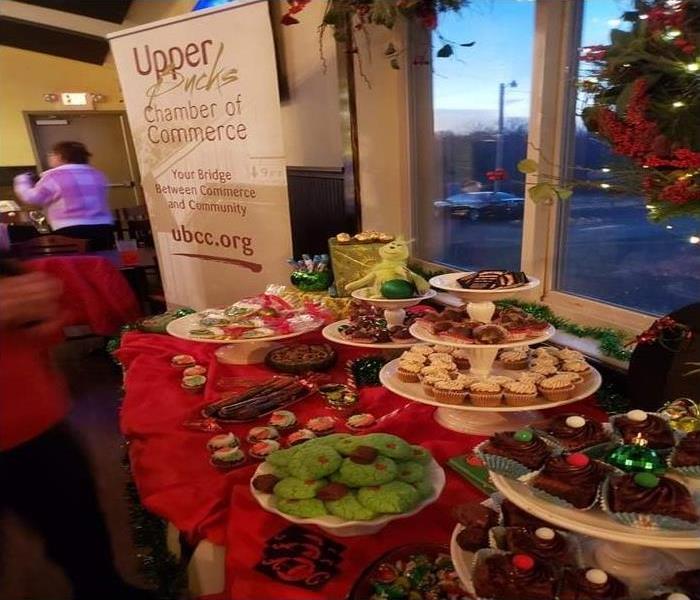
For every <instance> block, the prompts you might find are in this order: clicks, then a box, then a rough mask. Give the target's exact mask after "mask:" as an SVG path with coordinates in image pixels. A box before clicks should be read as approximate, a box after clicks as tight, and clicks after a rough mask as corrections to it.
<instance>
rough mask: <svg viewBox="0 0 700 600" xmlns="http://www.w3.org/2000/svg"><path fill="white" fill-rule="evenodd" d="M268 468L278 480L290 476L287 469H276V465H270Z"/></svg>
mask: <svg viewBox="0 0 700 600" xmlns="http://www.w3.org/2000/svg"><path fill="white" fill-rule="evenodd" d="M268 468H269V469H270V473H272V474H273V475H276V476H277V477H279V478H280V479H284V478H285V477H291V476H292V475H291V473H290V472H289V469H288V468H287V467H278V466H276V465H270V466H269V467H268Z"/></svg>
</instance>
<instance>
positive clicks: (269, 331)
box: [166, 294, 324, 364]
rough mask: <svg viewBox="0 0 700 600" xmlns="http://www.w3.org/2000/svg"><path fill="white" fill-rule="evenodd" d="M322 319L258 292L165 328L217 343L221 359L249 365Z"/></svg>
mask: <svg viewBox="0 0 700 600" xmlns="http://www.w3.org/2000/svg"><path fill="white" fill-rule="evenodd" d="M323 322H324V321H323V317H322V316H321V315H320V314H314V313H312V312H309V311H308V310H307V309H306V308H295V307H293V306H292V305H290V304H289V303H288V302H286V301H285V300H283V299H282V298H280V297H279V296H276V295H273V294H261V295H259V296H255V297H253V298H246V299H244V300H240V301H238V302H235V303H234V304H232V305H230V306H228V307H226V308H223V309H207V310H203V311H200V312H196V313H193V314H190V315H186V316H184V317H181V318H179V319H175V320H174V321H171V322H170V323H168V325H167V328H166V331H167V333H168V334H170V335H172V336H173V337H177V338H180V339H183V340H188V341H192V342H202V343H206V344H220V345H221V346H222V347H221V348H219V349H218V350H217V351H216V357H217V359H218V360H219V361H220V362H224V363H229V364H251V363H259V362H262V361H263V360H264V358H265V356H266V355H267V353H268V352H269V351H270V350H271V349H273V348H274V347H275V346H276V344H275V342H279V341H281V340H287V339H290V338H294V337H297V336H300V335H303V334H305V333H308V332H310V331H313V330H314V329H318V328H319V327H320V326H321V325H322V324H323ZM224 344H225V345H224Z"/></svg>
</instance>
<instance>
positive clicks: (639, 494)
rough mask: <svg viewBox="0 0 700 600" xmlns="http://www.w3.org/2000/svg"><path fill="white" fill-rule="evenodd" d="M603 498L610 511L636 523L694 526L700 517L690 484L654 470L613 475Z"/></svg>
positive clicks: (664, 526) (672, 527)
mask: <svg viewBox="0 0 700 600" xmlns="http://www.w3.org/2000/svg"><path fill="white" fill-rule="evenodd" d="M602 500H603V502H602V504H603V509H604V510H605V511H606V512H609V513H610V514H612V516H613V517H615V518H616V519H617V520H618V521H620V522H622V523H625V524H627V525H632V526H636V527H661V528H664V529H692V528H693V527H695V526H696V525H697V523H698V521H699V520H700V519H699V517H698V512H697V508H696V507H695V503H694V502H693V498H692V496H691V495H690V492H689V491H688V488H686V487H685V486H684V485H683V484H682V483H680V482H678V481H676V480H675V479H671V478H669V477H657V476H656V475H652V474H651V473H628V474H626V475H620V476H618V477H611V478H610V479H608V481H607V482H606V486H605V487H604V490H603V495H602Z"/></svg>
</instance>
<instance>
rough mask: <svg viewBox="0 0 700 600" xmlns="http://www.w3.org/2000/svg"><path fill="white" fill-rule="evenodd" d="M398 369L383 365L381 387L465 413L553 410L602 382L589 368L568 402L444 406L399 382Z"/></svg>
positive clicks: (396, 361)
mask: <svg viewBox="0 0 700 600" xmlns="http://www.w3.org/2000/svg"><path fill="white" fill-rule="evenodd" d="M398 367H399V359H398V358H397V359H394V360H392V361H391V362H389V363H387V364H385V365H384V366H383V367H382V370H381V371H379V380H380V381H381V382H382V385H383V386H384V387H385V388H387V389H388V390H391V391H392V392H394V393H395V394H398V395H399V396H403V397H404V398H408V399H409V400H414V401H415V402H421V403H422V404H429V405H430V406H437V407H439V408H447V409H450V410H457V411H467V412H486V413H494V412H523V411H530V410H541V409H543V408H553V407H555V406H563V405H564V404H571V403H572V402H577V401H578V400H583V399H584V398H588V396H590V395H591V394H593V393H594V392H595V391H596V390H597V389H598V388H599V387H600V385H601V383H602V382H603V379H602V377H601V376H600V373H598V371H596V370H595V369H594V368H593V367H591V373H590V374H589V375H588V377H587V378H586V380H585V381H584V383H583V384H581V385H580V386H579V387H578V388H577V390H576V391H575V395H574V396H573V397H572V398H569V399H568V400H562V401H561V402H547V401H546V400H545V399H544V398H542V402H540V403H538V404H532V405H528V406H505V405H503V406H471V405H465V404H445V403H443V402H439V401H438V400H435V398H431V397H430V396H428V395H427V394H426V393H425V392H424V391H423V386H422V385H421V384H420V383H406V382H405V381H401V380H400V379H399V378H398V377H397V376H396V370H397V369H398ZM518 372H519V371H509V370H507V369H500V368H494V369H492V370H491V373H492V374H493V375H508V376H511V377H512V376H513V375H514V374H517V373H518Z"/></svg>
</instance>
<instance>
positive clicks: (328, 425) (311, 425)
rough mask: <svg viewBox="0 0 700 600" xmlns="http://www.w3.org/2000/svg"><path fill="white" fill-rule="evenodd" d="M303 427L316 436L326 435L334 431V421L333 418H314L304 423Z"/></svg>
mask: <svg viewBox="0 0 700 600" xmlns="http://www.w3.org/2000/svg"><path fill="white" fill-rule="evenodd" d="M305 427H306V429H308V430H309V431H313V432H314V433H315V434H316V435H327V434H329V433H331V432H332V431H333V430H334V429H335V419H334V418H333V417H314V418H313V419H309V420H308V421H307V422H306V425H305Z"/></svg>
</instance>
